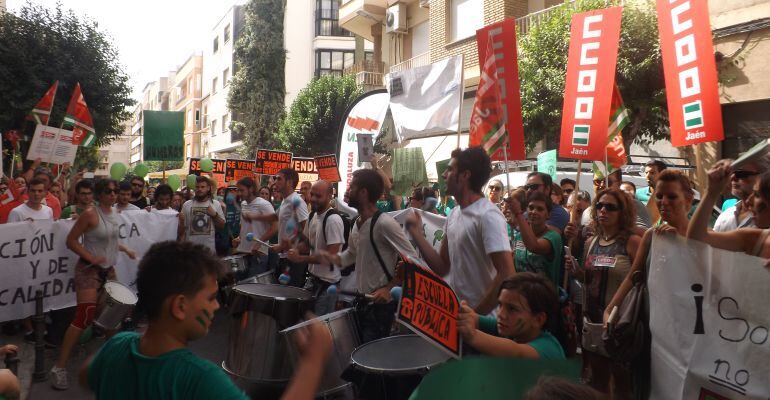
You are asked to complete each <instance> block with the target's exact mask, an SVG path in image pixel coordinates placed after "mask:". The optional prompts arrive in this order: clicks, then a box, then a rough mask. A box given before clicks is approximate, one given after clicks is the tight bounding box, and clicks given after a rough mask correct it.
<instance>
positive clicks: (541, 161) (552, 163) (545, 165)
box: [537, 150, 558, 182]
mask: <svg viewBox="0 0 770 400" xmlns="http://www.w3.org/2000/svg"><path fill="white" fill-rule="evenodd" d="M557 162H558V160H557V157H556V150H548V151H544V152H542V153H540V154H538V155H537V172H542V173H545V174H548V175H551V180H552V181H553V182H556V164H557Z"/></svg>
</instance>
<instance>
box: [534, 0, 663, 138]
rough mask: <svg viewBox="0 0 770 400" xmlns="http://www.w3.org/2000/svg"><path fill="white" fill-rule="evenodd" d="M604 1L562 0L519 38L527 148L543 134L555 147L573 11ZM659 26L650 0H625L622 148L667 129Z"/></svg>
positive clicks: (620, 84) (621, 65) (619, 79)
mask: <svg viewBox="0 0 770 400" xmlns="http://www.w3.org/2000/svg"><path fill="white" fill-rule="evenodd" d="M604 7H605V2H604V1H603V0H584V1H578V2H575V3H568V4H565V5H563V6H562V7H560V8H557V9H555V10H554V11H553V12H552V13H550V14H549V15H548V16H547V17H546V18H544V19H543V20H542V21H541V22H540V23H539V24H537V25H535V26H534V27H532V28H531V29H530V30H529V31H528V32H527V34H526V35H524V36H523V37H522V38H521V39H520V40H519V75H520V81H521V97H522V98H521V100H522V114H523V117H524V135H525V141H526V146H527V150H528V151H529V150H531V149H532V148H533V147H534V145H535V144H536V143H537V142H538V141H540V140H542V139H545V140H546V143H547V147H548V148H549V149H552V148H558V143H559V135H560V132H561V118H562V115H561V114H562V112H561V111H562V107H563V100H564V80H565V78H566V74H567V56H568V52H569V36H570V23H571V19H572V14H573V13H575V12H582V11H588V10H593V9H598V8H604ZM657 26H658V25H657V17H656V14H655V4H654V2H653V1H651V0H637V1H626V2H625V6H624V8H623V21H622V25H621V33H620V47H619V50H618V62H617V68H616V70H617V73H616V77H615V81H616V83H617V85H618V88H619V89H620V93H621V95H622V96H623V101H624V103H625V105H626V107H627V108H628V109H629V112H630V117H631V123H630V124H629V125H628V126H627V127H626V128H625V129H624V132H623V139H624V142H625V144H626V148H628V146H629V145H630V143H631V142H633V141H635V142H637V143H649V142H652V141H654V140H658V139H664V138H666V137H667V134H668V131H667V126H668V113H667V111H666V96H665V90H664V89H665V84H664V80H663V64H662V61H661V57H660V47H659V42H658V29H657ZM608 123H609V121H608Z"/></svg>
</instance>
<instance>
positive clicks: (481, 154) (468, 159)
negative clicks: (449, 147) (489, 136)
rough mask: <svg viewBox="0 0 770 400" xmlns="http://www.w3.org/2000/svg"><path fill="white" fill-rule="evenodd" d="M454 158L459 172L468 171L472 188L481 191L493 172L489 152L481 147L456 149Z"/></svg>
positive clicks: (477, 191) (453, 154) (453, 153)
mask: <svg viewBox="0 0 770 400" xmlns="http://www.w3.org/2000/svg"><path fill="white" fill-rule="evenodd" d="M452 158H454V159H455V162H456V164H455V165H456V168H457V172H458V173H460V172H464V171H468V172H470V173H471V177H470V179H469V180H468V183H469V184H470V187H471V190H472V191H474V192H476V193H481V191H482V189H483V188H484V184H485V183H487V181H488V180H489V176H490V175H491V174H492V161H491V160H490V159H489V155H488V154H487V152H486V151H485V150H484V149H482V148H481V147H469V148H467V149H465V150H461V149H454V150H453V151H452Z"/></svg>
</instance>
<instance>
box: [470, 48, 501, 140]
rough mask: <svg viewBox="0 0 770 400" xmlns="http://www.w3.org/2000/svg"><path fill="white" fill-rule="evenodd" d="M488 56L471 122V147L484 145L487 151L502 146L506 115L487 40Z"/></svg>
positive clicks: (493, 58) (492, 54)
mask: <svg viewBox="0 0 770 400" xmlns="http://www.w3.org/2000/svg"><path fill="white" fill-rule="evenodd" d="M486 54H487V58H486V60H484V66H483V67H482V70H481V77H480V78H479V88H478V90H476V101H475V102H474V103H473V111H472V113H471V122H470V134H471V135H470V141H469V145H470V146H481V147H482V148H484V150H485V151H486V152H487V154H490V155H491V154H493V153H495V152H496V151H497V150H498V149H500V148H503V145H505V141H506V134H505V114H504V112H503V106H502V102H501V101H500V85H499V83H498V81H497V63H496V62H495V53H494V51H493V50H492V41H491V40H487V51H486Z"/></svg>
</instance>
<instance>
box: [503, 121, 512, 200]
mask: <svg viewBox="0 0 770 400" xmlns="http://www.w3.org/2000/svg"><path fill="white" fill-rule="evenodd" d="M505 135H506V136H505V145H504V147H503V162H505V168H504V169H505V188H506V190H511V177H510V174H508V146H510V141H509V140H508V139H509V138H508V132H506V133H505Z"/></svg>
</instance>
